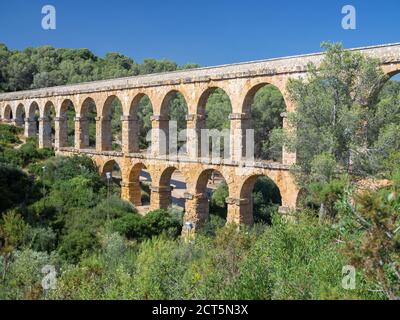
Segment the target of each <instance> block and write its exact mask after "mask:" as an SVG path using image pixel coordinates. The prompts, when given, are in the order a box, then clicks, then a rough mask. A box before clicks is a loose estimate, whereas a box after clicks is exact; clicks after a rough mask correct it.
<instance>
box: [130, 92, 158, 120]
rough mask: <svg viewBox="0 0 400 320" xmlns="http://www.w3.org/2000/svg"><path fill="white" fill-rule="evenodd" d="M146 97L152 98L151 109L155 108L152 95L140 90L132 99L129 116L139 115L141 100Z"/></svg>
mask: <svg viewBox="0 0 400 320" xmlns="http://www.w3.org/2000/svg"><path fill="white" fill-rule="evenodd" d="M145 97H147V98H148V99H149V100H150V103H151V109H152V110H153V104H152V102H151V98H150V96H149V95H148V94H146V93H144V92H139V93H137V94H136V95H135V96H134V97H133V99H132V101H131V103H130V106H129V114H128V115H129V116H131V117H137V116H138V111H139V110H138V109H139V104H140V101H141V100H142V99H143V98H145Z"/></svg>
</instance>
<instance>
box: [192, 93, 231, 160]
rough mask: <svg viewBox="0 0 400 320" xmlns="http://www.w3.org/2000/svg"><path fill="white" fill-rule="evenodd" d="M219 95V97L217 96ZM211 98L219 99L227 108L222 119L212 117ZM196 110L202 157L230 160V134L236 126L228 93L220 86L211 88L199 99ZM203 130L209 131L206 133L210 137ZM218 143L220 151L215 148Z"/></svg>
mask: <svg viewBox="0 0 400 320" xmlns="http://www.w3.org/2000/svg"><path fill="white" fill-rule="evenodd" d="M214 94H215V96H214ZM217 94H219V95H218V96H217ZM211 96H214V97H218V98H219V99H220V101H219V102H218V103H220V104H221V106H223V107H225V108H226V110H224V111H225V114H224V115H223V117H222V118H220V119H217V118H215V117H214V116H212V115H210V114H209V111H208V110H207V106H208V102H209V99H210V97H211ZM196 110H197V115H196V117H197V123H196V129H197V131H198V134H197V136H198V147H199V149H200V150H199V153H200V154H201V156H202V157H206V158H211V157H216V158H221V157H223V158H230V156H231V151H232V150H233V145H232V142H233V141H232V134H230V132H231V131H232V130H233V128H234V127H233V125H234V124H233V122H232V118H231V115H232V110H233V104H232V99H231V96H230V95H229V93H228V91H226V90H225V89H224V88H222V87H219V86H218V87H217V86H210V87H208V88H206V89H205V90H204V91H203V92H202V94H201V95H200V97H199V100H198V103H197V109H196ZM216 120H217V121H216ZM221 123H222V124H221ZM202 129H208V131H206V132H208V137H207V136H206V135H205V132H204V131H203V130H202ZM202 133H203V134H202ZM202 138H203V139H204V138H207V141H202ZM218 143H219V145H220V147H219V150H218V148H215V147H214V145H216V144H218ZM211 150H212V151H211Z"/></svg>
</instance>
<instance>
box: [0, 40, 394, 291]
mask: <svg viewBox="0 0 400 320" xmlns="http://www.w3.org/2000/svg"><path fill="white" fill-rule="evenodd" d="M38 50H42V51H40V52H41V55H38V54H37V52H38ZM50 53H51V54H52V55H54V60H51V59H50V58H49V59H47V58H46V57H49V56H50ZM0 55H1V56H5V59H2V60H0V61H2V62H1V63H3V62H4V61H6V63H3V64H2V65H0V70H1V72H0V83H1V86H2V88H3V90H16V89H18V90H19V89H26V88H30V87H37V86H42V85H49V84H59V83H70V82H78V81H84V80H91V79H99V78H103V77H104V78H105V77H107V76H106V75H109V76H121V75H131V74H138V73H147V72H154V71H157V70H158V71H160V70H161V71H162V70H170V69H168V68H171V69H176V68H177V66H176V65H174V64H173V63H170V62H166V61H162V62H157V61H153V60H151V62H150V61H147V62H146V61H145V63H144V64H142V65H137V64H135V63H133V61H132V60H130V59H127V58H126V57H123V56H120V55H116V54H113V55H108V56H107V57H106V58H105V59H99V58H96V57H94V56H93V55H91V54H90V52H89V51H87V50H72V51H69V50H60V49H58V50H56V49H52V48H49V47H45V48H38V49H28V50H26V51H24V52H23V53H20V52H9V51H8V50H7V49H5V48H2V49H1V51H0ZM77 56H80V57H81V58H79V59H78V58H76V57H77ZM60 57H62V59H61V58H60ZM74 57H75V58H76V59H77V60H76V61H75V62H73V63H69V62H70V61H71V59H72V60H73V59H75V58H74ZM64 61H66V62H65V63H64ZM159 63H160V65H159ZM32 65H35V66H36V67H35V68H36V69H33V67H32ZM46 65H47V66H48V69H45V67H44V66H46ZM84 65H85V66H86V68H87V70H86V69H85V68H84V67H83V66H84ZM12 66H14V69H20V70H18V73H17V74H16V75H12V76H10V74H12V70H14V69H12ZM17 66H18V68H17ZM21 66H24V68H25V69H26V70H25V72H26V73H25V74H21V73H20V72H22V71H21V70H23V69H24V68H22V67H21ZM68 66H69V67H68ZM124 66H125V67H124ZM145 66H146V67H145ZM162 66H163V67H162ZM41 68H43V69H41ZM68 68H71V72H70V73H67V72H66V71H67V70H68ZM163 68H167V69H163ZM44 70H47V71H44ZM54 70H58V71H54ZM124 70H125V71H124ZM134 70H136V71H134ZM15 71H17V70H15ZM124 72H125V73H124ZM134 72H138V73H134ZM18 74H19V75H18ZM38 74H40V75H38ZM17 75H18V77H17ZM28 75H32V76H31V77H28ZM20 78H24V79H20ZM57 78H58V79H59V81H60V82H46V83H44V82H41V81H45V80H44V79H47V80H49V79H51V81H55V80H54V79H57ZM22 80H24V81H25V82H23V81H22ZM47 80H46V81H47ZM21 81H22V82H21ZM49 81H50V80H49ZM386 81H387V79H386V78H385V77H384V76H383V75H382V74H381V73H380V72H379V69H378V68H377V62H376V61H374V60H371V59H366V58H364V57H362V56H359V55H358V54H356V53H354V52H346V51H343V50H342V48H341V47H340V46H337V45H329V46H328V48H327V56H326V58H325V61H324V63H323V65H322V66H321V67H320V68H318V69H317V68H315V67H314V66H310V78H309V79H307V81H302V80H296V81H293V82H292V83H291V84H290V86H289V88H290V93H291V98H292V99H293V100H294V101H295V102H296V103H297V104H298V109H297V111H296V112H295V113H293V115H291V118H290V122H291V124H292V125H295V126H296V127H297V128H298V129H297V135H293V131H291V130H289V131H284V130H273V129H274V128H275V129H276V128H277V127H279V124H278V123H276V122H273V121H272V122H271V123H270V124H266V125H265V126H264V127H260V129H258V130H260V132H262V134H263V135H264V137H265V138H266V139H265V140H264V143H262V144H260V146H259V150H261V151H262V152H265V153H270V154H271V152H273V150H272V149H271V142H270V141H269V137H270V135H271V131H272V132H273V133H272V138H273V140H272V142H273V143H276V144H279V143H285V144H286V146H287V147H289V148H291V149H292V150H296V151H297V153H298V155H299V157H298V163H297V166H296V167H294V168H293V174H294V175H295V176H296V178H297V180H298V183H299V185H300V186H301V187H302V188H303V189H302V195H303V196H304V197H303V198H304V199H303V200H304V201H302V202H301V203H299V206H301V209H300V210H298V211H297V212H293V213H292V214H293V216H292V218H291V220H290V221H289V222H288V221H287V219H285V218H284V217H283V216H281V215H279V214H278V213H277V212H276V204H277V203H279V201H280V195H279V190H277V188H276V186H274V185H273V184H272V183H271V181H270V180H268V179H267V178H264V179H260V180H259V181H258V182H257V184H256V186H255V188H254V191H253V201H254V216H255V222H256V223H255V224H254V226H252V227H244V226H242V227H241V228H239V229H238V228H237V227H236V226H231V225H228V226H223V224H224V220H223V219H222V217H223V211H224V206H225V202H224V201H223V200H224V199H225V197H226V195H227V190H226V185H224V184H222V185H221V186H220V187H219V188H218V189H217V190H216V191H215V192H214V193H213V195H212V198H211V201H210V206H211V213H212V214H211V215H210V219H209V221H208V222H207V223H206V225H204V226H203V227H202V228H201V229H200V230H199V231H198V234H197V235H196V238H195V239H184V238H181V237H180V236H179V235H180V232H181V228H182V216H181V213H180V212H179V211H177V210H175V209H174V208H171V209H169V210H156V211H153V212H149V213H148V214H147V215H146V216H141V215H139V214H138V213H137V212H136V209H135V208H134V207H133V206H132V205H131V204H129V203H126V202H124V201H121V200H120V199H119V197H117V195H116V194H117V193H118V190H115V189H114V188H111V190H108V186H107V184H106V183H105V182H104V181H103V179H102V178H101V177H100V176H99V174H98V171H97V168H96V167H95V166H94V164H93V163H92V161H91V160H90V159H89V158H86V157H83V156H79V157H78V156H76V157H71V158H64V157H59V156H57V157H54V156H53V154H52V152H51V151H50V150H38V149H37V147H36V141H34V140H29V141H28V142H27V143H25V144H21V142H20V141H19V140H20V139H19V135H20V134H21V132H20V131H19V129H17V128H15V127H13V126H9V125H0V141H1V143H0V214H1V218H0V277H1V281H0V298H5V299H46V298H54V299H117V298H123V299H218V298H225V299H396V298H397V299H398V298H399V297H400V265H399V264H400V250H399V248H400V242H399V241H400V238H399V230H400V225H399V224H400V222H399V212H400V171H399V168H400V156H399V155H400V145H399V141H400V140H399V136H398V135H399V132H400V130H399V129H400V128H399V125H400V103H399V99H400V95H399V93H400V85H399V83H397V82H388V83H387V84H386V85H385V86H384V87H383V85H384V84H385V83H386ZM17 83H18V86H19V87H18V86H17ZM382 87H383V89H382ZM368 88H375V90H372V91H371V90H369V89H368ZM381 89H382V90H381ZM352 92H357V95H354V94H353V93H352ZM379 92H380V93H379ZM276 93H277V92H276V91H274V89H272V88H271V87H265V88H264V89H261V90H260V91H259V92H258V93H257V95H256V98H255V101H254V103H253V107H254V108H253V112H255V113H257V112H259V115H258V117H259V118H263V117H264V114H267V115H268V114H269V112H271V114H270V116H269V118H264V120H263V121H271V116H272V115H273V114H276V113H278V111H280V110H281V109H282V107H283V106H284V103H283V99H282V98H281V97H279V96H278V95H277V94H276ZM179 99H181V97H177V101H179ZM175 103H176V104H177V106H176V107H177V108H176V109H175V108H173V109H174V110H181V109H179V108H181V107H183V106H184V104H183V102H182V103H180V102H175ZM209 103H211V106H213V105H214V106H218V107H215V108H212V107H211V109H208V113H212V114H213V115H212V116H211V117H209V120H211V121H214V124H211V125H212V126H213V127H220V128H223V127H226V125H227V123H228V122H227V118H226V117H224V116H223V113H221V112H222V111H223V110H226V109H225V108H227V106H229V105H228V103H229V101H227V100H226V97H225V96H224V93H223V92H219V91H217V92H216V93H214V95H213V96H212V97H210V101H209ZM145 105H146V104H145ZM147 106H148V105H147ZM229 107H230V106H229ZM208 108H210V107H209V106H208ZM257 108H258V109H257ZM257 110H259V111H257ZM265 110H268V112H267V111H265ZM179 116H180V112H177V117H179ZM218 119H219V120H218ZM178 123H179V121H178ZM44 168H45V169H44ZM382 178H386V180H377V181H378V184H380V185H381V187H380V188H375V190H372V188H370V187H369V185H371V184H372V183H371V181H372V180H373V179H375V180H374V181H375V182H376V179H382ZM360 180H361V181H362V182H363V186H364V187H365V186H366V187H365V188H361V184H360ZM45 265H53V266H55V268H56V271H57V284H56V286H55V289H54V290H52V289H50V290H44V289H43V287H42V280H43V277H44V274H43V273H42V268H43V266H45ZM346 265H352V266H354V267H355V270H356V283H355V288H354V289H353V290H348V289H346V288H345V287H343V286H342V280H343V274H342V268H343V267H344V266H346Z"/></svg>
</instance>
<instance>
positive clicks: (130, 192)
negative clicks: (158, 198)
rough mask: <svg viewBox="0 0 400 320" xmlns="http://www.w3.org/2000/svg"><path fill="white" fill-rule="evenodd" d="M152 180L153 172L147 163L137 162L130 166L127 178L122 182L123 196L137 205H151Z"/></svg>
mask: <svg viewBox="0 0 400 320" xmlns="http://www.w3.org/2000/svg"><path fill="white" fill-rule="evenodd" d="M146 175H147V176H146ZM142 176H143V177H142ZM141 178H142V179H141ZM151 181H152V178H151V174H150V171H149V170H147V167H146V165H145V164H144V163H142V162H138V163H135V164H134V165H133V166H132V167H131V168H129V171H128V174H127V180H125V181H123V183H122V189H121V196H122V198H123V199H125V200H127V201H129V202H131V203H133V205H134V206H135V207H142V206H147V205H149V204H150V200H151V198H150V196H151V192H150V187H151V185H150V183H151ZM142 190H143V192H142Z"/></svg>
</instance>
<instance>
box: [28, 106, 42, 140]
mask: <svg viewBox="0 0 400 320" xmlns="http://www.w3.org/2000/svg"><path fill="white" fill-rule="evenodd" d="M27 111H28V113H27V116H26V121H25V137H27V138H31V137H33V138H36V137H37V135H38V133H39V118H40V109H39V105H38V103H37V102H36V101H33V102H31V103H30V104H29V106H28V110H27Z"/></svg>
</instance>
